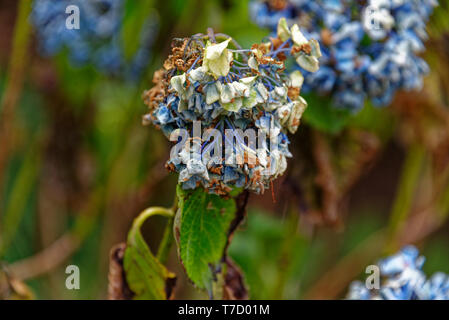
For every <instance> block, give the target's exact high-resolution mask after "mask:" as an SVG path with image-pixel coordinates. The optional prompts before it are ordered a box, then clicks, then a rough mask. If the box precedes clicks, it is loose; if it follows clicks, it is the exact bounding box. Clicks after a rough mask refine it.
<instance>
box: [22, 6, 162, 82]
mask: <svg viewBox="0 0 449 320" xmlns="http://www.w3.org/2000/svg"><path fill="white" fill-rule="evenodd" d="M124 5H125V1H124V0H34V1H33V5H32V12H31V21H32V24H33V25H34V27H35V30H36V33H37V37H38V40H39V45H40V49H41V53H42V54H43V55H44V56H54V55H56V54H57V53H59V52H61V51H62V50H67V52H68V54H69V58H70V60H71V61H72V62H73V63H74V64H75V65H84V64H87V63H90V64H93V65H95V66H96V67H97V68H98V69H99V70H100V71H102V72H104V73H108V74H125V75H127V76H130V77H134V78H135V77H137V76H138V74H139V73H140V71H141V70H142V69H143V68H144V67H145V66H146V64H147V63H148V61H149V57H150V54H151V47H152V44H153V41H154V38H155V34H156V33H157V27H158V24H157V19H156V17H155V16H150V17H149V18H148V19H147V21H146V23H145V25H144V26H143V28H142V33H141V34H140V38H141V39H140V46H139V49H138V50H137V51H136V53H135V54H134V57H132V59H131V61H127V59H126V58H125V55H124V52H123V50H122V45H121V44H122V41H121V38H120V31H121V28H122V26H123V20H124ZM69 6H76V7H77V8H78V9H79V29H75V28H73V29H70V28H67V26H66V22H67V19H68V18H69V15H70V14H72V13H73V12H72V11H70V10H68V11H67V12H66V10H67V9H70V7H69Z"/></svg>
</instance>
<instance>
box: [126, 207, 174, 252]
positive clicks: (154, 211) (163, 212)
mask: <svg viewBox="0 0 449 320" xmlns="http://www.w3.org/2000/svg"><path fill="white" fill-rule="evenodd" d="M156 215H159V216H163V217H167V218H170V219H172V218H173V216H174V212H173V209H167V208H162V207H151V208H148V209H145V210H144V211H143V212H142V213H141V214H139V216H138V217H137V218H136V219H134V222H133V226H132V228H131V231H130V232H129V234H128V242H130V243H133V242H134V239H136V236H137V233H139V234H140V228H141V227H142V225H143V223H144V222H145V221H146V220H147V219H148V218H150V217H152V216H156Z"/></svg>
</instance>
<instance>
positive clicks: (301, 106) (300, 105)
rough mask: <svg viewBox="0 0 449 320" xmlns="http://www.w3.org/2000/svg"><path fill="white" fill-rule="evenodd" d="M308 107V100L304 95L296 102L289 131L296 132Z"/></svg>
mask: <svg viewBox="0 0 449 320" xmlns="http://www.w3.org/2000/svg"><path fill="white" fill-rule="evenodd" d="M306 108H307V102H306V100H304V99H303V98H302V97H299V99H298V100H297V101H295V102H294V106H293V109H292V112H291V115H290V119H289V124H288V131H290V133H295V132H296V131H297V130H298V126H299V122H300V120H301V117H302V115H303V113H304V111H305V110H306Z"/></svg>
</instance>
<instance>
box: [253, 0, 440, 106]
mask: <svg viewBox="0 0 449 320" xmlns="http://www.w3.org/2000/svg"><path fill="white" fill-rule="evenodd" d="M436 5H437V1H436V0H367V1H348V0H316V1H306V0H269V1H260V0H255V1H252V2H251V7H250V11H251V15H252V18H253V20H254V21H255V22H256V23H257V24H258V25H260V26H262V27H269V28H271V29H272V30H274V28H275V26H276V24H277V20H278V19H279V18H281V17H285V18H286V19H287V20H288V21H289V23H298V24H299V25H300V27H301V29H303V30H304V34H305V35H306V37H310V38H313V39H317V40H318V41H319V43H320V45H321V49H322V52H323V58H322V59H321V60H320V64H321V65H322V67H321V68H320V70H319V71H318V72H317V73H315V74H313V75H310V76H308V77H306V81H305V84H304V92H316V93H319V94H321V95H325V96H330V98H331V99H332V102H333V104H334V105H335V106H338V107H343V108H347V109H349V110H358V109H360V108H362V107H363V105H364V103H365V100H370V101H371V102H372V103H373V104H374V105H376V106H384V105H388V104H389V103H390V102H391V100H392V99H393V97H394V93H395V92H396V91H397V90H399V89H405V90H411V89H420V88H421V87H422V82H423V80H422V78H423V75H424V74H426V73H427V72H428V66H427V64H426V62H425V61H424V60H423V59H421V58H420V57H419V56H418V54H419V53H420V52H422V51H423V50H424V49H425V47H424V44H423V41H424V40H426V38H427V34H426V31H425V25H426V22H427V21H428V18H429V15H430V14H431V13H432V11H433V8H434V6H436Z"/></svg>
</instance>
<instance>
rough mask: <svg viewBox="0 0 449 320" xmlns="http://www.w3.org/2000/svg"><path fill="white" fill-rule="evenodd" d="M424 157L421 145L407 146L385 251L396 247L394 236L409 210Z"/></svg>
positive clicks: (392, 250) (393, 249) (424, 153)
mask: <svg viewBox="0 0 449 320" xmlns="http://www.w3.org/2000/svg"><path fill="white" fill-rule="evenodd" d="M425 159H426V152H425V150H424V148H423V147H422V146H420V145H413V146H411V147H410V148H409V150H408V153H407V157H406V159H405V163H404V167H403V171H402V174H401V178H400V180H399V186H398V189H397V193H396V198H395V200H394V203H393V208H392V211H391V215H390V222H389V224H388V241H387V247H386V251H387V253H392V252H395V251H396V249H397V243H396V236H397V234H398V233H399V232H400V231H401V228H402V226H403V223H404V222H405V221H406V220H407V217H408V215H409V213H410V211H411V207H412V205H413V197H414V194H415V191H416V187H417V185H418V182H419V178H420V176H421V172H422V168H423V165H424V162H425Z"/></svg>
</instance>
